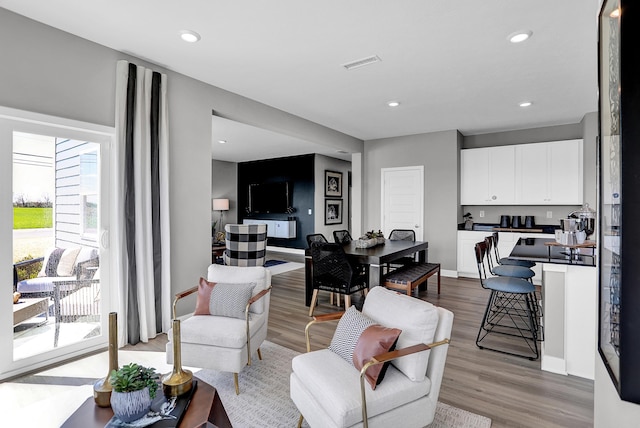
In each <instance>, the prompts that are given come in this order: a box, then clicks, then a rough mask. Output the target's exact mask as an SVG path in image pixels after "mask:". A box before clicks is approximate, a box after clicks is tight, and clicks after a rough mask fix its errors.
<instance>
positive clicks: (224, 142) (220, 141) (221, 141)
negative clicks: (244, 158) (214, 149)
mask: <svg viewBox="0 0 640 428" xmlns="http://www.w3.org/2000/svg"><path fill="white" fill-rule="evenodd" d="M218 143H220V144H227V140H218Z"/></svg>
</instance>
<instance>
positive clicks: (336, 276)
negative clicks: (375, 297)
mask: <svg viewBox="0 0 640 428" xmlns="http://www.w3.org/2000/svg"><path fill="white" fill-rule="evenodd" d="M311 258H312V260H313V296H312V297H311V307H310V308H309V316H313V310H314V309H315V306H316V302H317V300H318V291H319V290H324V291H330V292H332V293H338V294H343V295H344V300H345V308H348V307H349V306H350V305H351V294H353V293H355V292H357V291H361V290H362V291H364V292H365V293H366V291H367V289H368V284H367V276H366V275H364V274H363V273H362V271H360V270H354V269H353V268H352V267H351V264H350V263H349V261H348V260H347V255H346V253H345V252H344V249H343V248H342V245H340V244H336V243H328V242H327V243H324V242H314V243H313V244H312V245H311Z"/></svg>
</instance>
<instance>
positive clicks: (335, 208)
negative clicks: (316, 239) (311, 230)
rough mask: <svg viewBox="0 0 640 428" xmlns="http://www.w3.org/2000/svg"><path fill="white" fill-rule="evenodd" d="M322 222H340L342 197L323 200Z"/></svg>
mask: <svg viewBox="0 0 640 428" xmlns="http://www.w3.org/2000/svg"><path fill="white" fill-rule="evenodd" d="M324 224H325V225H331V224H342V199H325V200H324Z"/></svg>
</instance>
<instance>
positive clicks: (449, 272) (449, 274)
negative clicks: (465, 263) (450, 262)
mask: <svg viewBox="0 0 640 428" xmlns="http://www.w3.org/2000/svg"><path fill="white" fill-rule="evenodd" d="M440 275H441V276H446V277H449V278H457V277H458V271H457V270H448V269H440Z"/></svg>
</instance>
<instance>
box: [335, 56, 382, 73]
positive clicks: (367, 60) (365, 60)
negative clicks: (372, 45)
mask: <svg viewBox="0 0 640 428" xmlns="http://www.w3.org/2000/svg"><path fill="white" fill-rule="evenodd" d="M380 61H382V60H381V59H380V58H379V57H378V55H373V56H370V57H367V58H362V59H359V60H357V61H352V62H348V63H346V64H342V66H343V67H344V68H346V69H347V70H353V69H354V68H358V67H364V66H365V65H369V64H373V63H376V62H380Z"/></svg>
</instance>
